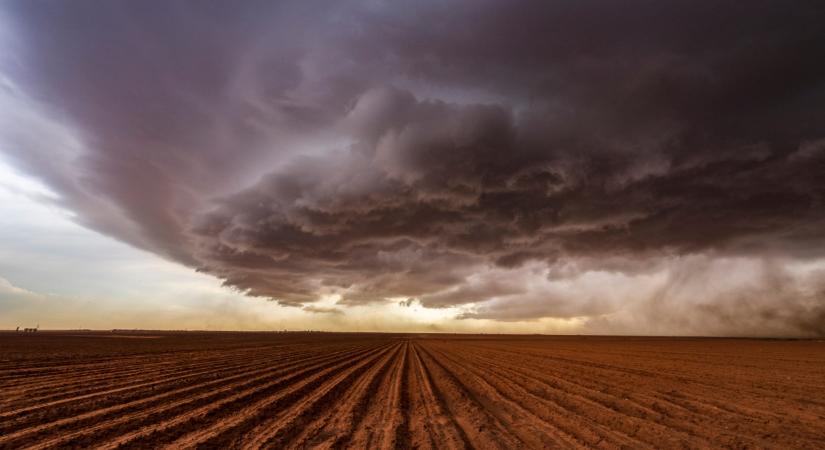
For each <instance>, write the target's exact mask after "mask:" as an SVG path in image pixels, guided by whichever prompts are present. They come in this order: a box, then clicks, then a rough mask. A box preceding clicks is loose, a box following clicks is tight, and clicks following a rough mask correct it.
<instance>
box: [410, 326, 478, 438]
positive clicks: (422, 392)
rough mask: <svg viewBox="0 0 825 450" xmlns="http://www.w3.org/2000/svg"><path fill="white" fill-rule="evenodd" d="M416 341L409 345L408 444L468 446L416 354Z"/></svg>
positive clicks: (417, 353) (462, 433) (462, 431)
mask: <svg viewBox="0 0 825 450" xmlns="http://www.w3.org/2000/svg"><path fill="white" fill-rule="evenodd" d="M418 345H419V344H417V343H415V342H414V343H413V344H412V345H411V346H410V355H411V356H410V361H411V364H410V366H409V369H408V370H410V371H411V373H410V379H411V383H410V395H411V397H412V398H411V405H410V407H411V411H410V434H411V444H412V445H413V446H414V447H418V448H449V449H465V448H472V447H473V446H472V444H471V443H470V440H469V439H468V437H467V435H466V434H465V432H464V430H462V429H461V427H460V426H459V425H458V423H457V422H456V420H455V417H454V416H453V414H452V413H451V411H450V410H449V409H447V407H446V404H445V401H444V398H443V394H442V393H441V392H440V391H438V390H437V388H436V387H435V385H434V384H433V381H432V377H431V376H430V373H429V372H428V371H427V368H426V367H425V366H424V363H423V362H422V360H421V356H420V355H419V351H418Z"/></svg>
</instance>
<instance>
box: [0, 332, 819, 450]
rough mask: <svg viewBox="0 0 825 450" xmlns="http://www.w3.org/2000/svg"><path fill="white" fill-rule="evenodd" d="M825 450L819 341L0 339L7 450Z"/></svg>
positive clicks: (257, 336)
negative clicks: (309, 449)
mask: <svg viewBox="0 0 825 450" xmlns="http://www.w3.org/2000/svg"><path fill="white" fill-rule="evenodd" d="M50 447H73V448H90V447H98V448H120V447H123V448H164V447H168V448H194V447H201V448H236V447H238V448H307V447H312V448H339V447H347V448H433V447H437V448H505V449H515V448H579V447H581V448H634V449H636V448H651V449H654V448H656V449H658V448H708V447H713V448H719V447H726V448H782V449H785V448H811V449H815V448H819V449H821V448H825V342H823V341H821V340H757V339H676V338H616V337H543V336H467V335H382V334H325V333H324V334H322V333H185V332H181V333H170V332H117V333H111V332H108V333H104V332H76V331H75V332H39V333H37V334H29V335H23V334H16V333H5V332H4V333H0V448H10V449H11V448H13V449H18V448H50Z"/></svg>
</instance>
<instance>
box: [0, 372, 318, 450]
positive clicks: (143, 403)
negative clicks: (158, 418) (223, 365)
mask: <svg viewBox="0 0 825 450" xmlns="http://www.w3.org/2000/svg"><path fill="white" fill-rule="evenodd" d="M310 358H311V357H310ZM257 367H262V368H257ZM292 367H294V366H287V367H286V368H292ZM286 368H284V367H283V366H282V365H279V364H273V363H272V362H269V361H263V362H259V363H257V364H255V365H254V366H252V367H243V366H239V367H235V368H234V369H233V370H232V372H233V373H234V374H235V375H232V376H227V377H224V378H218V379H214V378H211V377H210V379H211V381H203V382H197V381H196V382H195V384H190V385H188V386H187V387H184V388H180V389H175V390H172V391H168V392H164V393H161V394H157V395H154V396H150V397H145V398H141V399H139V400H134V401H130V402H126V403H119V404H115V405H114V406H110V407H105V408H100V409H96V410H93V411H90V412H87V413H84V414H78V415H74V416H72V417H69V418H66V419H61V420H56V421H53V422H49V423H45V424H40V425H37V426H35V427H31V428H23V429H20V430H19V431H16V432H14V433H10V434H8V435H4V436H2V437H0V444H5V443H8V442H13V441H14V440H16V439H20V438H23V437H25V436H27V435H32V434H35V433H41V432H43V431H47V430H49V429H52V428H59V429H60V430H61V434H62V435H63V436H62V439H71V438H74V437H76V436H78V435H82V434H88V433H92V432H95V431H99V430H101V429H105V428H108V427H111V426H114V425H117V424H119V423H123V422H126V421H128V422H135V421H137V419H138V418H139V417H142V416H147V415H151V414H156V413H158V412H161V411H165V410H168V409H173V408H175V407H177V406H178V405H180V404H185V403H190V402H195V401H197V400H200V399H201V398H205V397H212V396H216V395H218V394H220V393H222V392H224V391H226V390H229V389H234V388H236V387H237V385H231V386H228V387H225V388H223V389H220V390H216V391H209V392H207V393H205V394H202V395H200V396H198V395H196V394H197V392H199V391H203V390H206V389H209V388H211V387H213V386H220V385H222V384H227V383H230V382H231V381H233V380H244V383H248V382H254V381H257V380H260V379H263V378H266V377H267V376H270V375H271V373H272V372H280V371H283V370H286ZM238 369H246V371H244V372H242V373H238ZM258 374H262V375H258ZM255 375H258V376H255ZM250 377H252V378H250ZM183 394H187V395H190V396H191V395H195V396H193V397H185V398H184V399H183V400H179V401H173V402H171V403H169V399H175V398H177V397H180V396H183ZM163 402H167V403H163ZM156 403H160V405H159V406H156V407H150V406H151V405H154V404H156ZM138 408H140V409H138ZM133 410H136V411H137V413H135V414H132V415H127V416H124V417H118V418H116V419H113V420H106V419H107V418H108V417H109V416H111V415H112V414H115V413H125V412H129V411H133ZM91 419H95V421H100V420H104V422H100V423H97V424H96V425H95V426H94V427H89V428H84V429H81V430H80V431H78V432H75V433H70V432H68V431H69V430H67V426H69V425H74V426H75V427H77V426H82V425H83V424H85V423H89V422H93V421H92V420H91ZM56 442H57V441H50V443H51V444H54V443H56Z"/></svg>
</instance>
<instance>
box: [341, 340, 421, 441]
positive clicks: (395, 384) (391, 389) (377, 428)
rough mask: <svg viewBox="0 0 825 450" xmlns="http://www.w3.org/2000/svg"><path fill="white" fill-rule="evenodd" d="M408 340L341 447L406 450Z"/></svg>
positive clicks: (407, 436)
mask: <svg viewBox="0 0 825 450" xmlns="http://www.w3.org/2000/svg"><path fill="white" fill-rule="evenodd" d="M409 347H410V344H409V341H406V342H404V344H403V347H402V349H401V352H400V354H399V355H398V357H397V358H395V360H394V363H393V366H392V368H391V369H390V371H389V372H388V373H387V374H386V375H385V376H384V379H383V380H381V382H380V384H379V387H378V390H377V392H376V393H375V395H374V396H373V397H372V399H371V401H369V403H368V405H367V410H366V412H365V416H364V419H363V421H362V422H361V423H360V425H359V426H357V427H352V429H351V432H352V436H351V437H350V440H349V442H347V443H345V444H343V446H346V447H350V448H407V447H409V428H408V426H409V424H408V423H407V419H406V411H407V405H408V404H409V393H408V392H406V382H407V381H406V380H407V358H408V354H409Z"/></svg>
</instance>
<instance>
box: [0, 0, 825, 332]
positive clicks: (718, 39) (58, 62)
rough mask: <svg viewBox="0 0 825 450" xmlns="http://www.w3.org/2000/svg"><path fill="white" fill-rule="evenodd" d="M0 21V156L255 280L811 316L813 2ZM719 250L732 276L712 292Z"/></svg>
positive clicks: (224, 273)
mask: <svg viewBox="0 0 825 450" xmlns="http://www.w3.org/2000/svg"><path fill="white" fill-rule="evenodd" d="M0 23H2V24H3V28H5V29H6V30H7V31H5V32H4V35H3V37H4V38H6V37H7V36H6V35H8V39H4V40H5V41H6V43H5V44H3V45H4V47H7V48H4V50H5V53H6V54H7V56H4V57H2V59H0V63H2V74H3V76H4V79H3V87H4V92H3V94H2V102H3V104H2V109H3V112H2V118H0V120H2V122H0V127H2V128H0V130H1V131H2V134H3V147H2V152H3V156H4V158H6V159H8V160H9V161H10V162H11V163H12V164H14V165H15V166H17V167H18V168H20V169H21V170H23V171H25V172H26V173H28V174H31V175H33V176H36V177H39V178H40V179H41V180H42V181H43V182H44V183H46V184H47V185H48V186H50V187H51V188H52V189H53V190H54V191H55V192H56V193H57V194H58V195H59V197H60V198H59V200H56V201H58V202H60V204H61V205H62V206H64V207H66V208H67V209H69V210H71V211H73V212H74V213H75V214H76V220H77V221H78V222H79V223H82V224H84V225H86V226H88V227H90V228H93V229H95V230H98V231H100V232H103V233H105V234H108V235H110V236H113V237H115V238H117V239H120V240H122V241H125V242H128V243H130V244H132V245H135V246H137V247H140V248H143V249H147V250H149V251H152V252H155V253H157V254H160V255H163V256H165V257H167V258H169V259H172V260H175V261H178V262H180V263H182V264H185V265H187V266H190V267H193V268H197V269H198V270H201V271H204V272H206V273H209V274H212V275H214V276H217V277H219V278H221V279H223V280H225V282H226V283H227V284H228V285H231V286H233V287H236V288H238V289H240V290H242V291H244V292H247V293H248V294H250V295H254V296H262V297H268V298H271V299H273V300H275V301H278V302H280V303H282V304H284V305H291V306H297V307H302V308H304V310H306V311H316V312H318V313H321V314H330V313H332V314H339V313H340V311H341V309H346V308H347V307H349V306H353V305H368V304H372V303H380V302H388V301H393V302H396V303H398V302H399V301H405V302H409V303H410V304H411V302H412V299H415V300H417V301H418V302H420V304H421V305H422V306H424V307H428V308H445V307H453V306H461V307H463V308H465V309H464V312H463V313H461V314H460V316H459V318H463V319H468V320H470V319H492V320H499V321H512V320H535V319H539V318H548V317H549V318H560V319H574V318H582V320H584V321H585V323H586V325H585V326H586V327H587V328H586V329H589V330H593V331H598V332H602V331H603V332H639V333H646V332H655V333H668V332H671V333H693V334H702V333H712V334H760V333H761V334H771V335H781V334H805V335H821V334H823V333H825V314H823V308H825V298H823V294H822V292H823V290H822V288H821V286H822V283H821V280H822V276H821V274H822V271H821V270H820V269H818V268H819V267H825V233H823V232H822V230H823V229H825V204H823V201H825V60H824V59H823V58H822V55H823V54H825V28H824V27H823V26H822V24H823V23H825V5H823V4H822V3H821V2H815V1H810V2H806V1H801V2H795V3H794V4H792V5H790V4H787V3H786V2H779V1H756V2H747V3H742V2H695V1H693V2H687V1H684V2H682V1H674V2H652V1H631V2H621V3H615V4H613V3H609V2H601V1H575V2H567V1H552V2H547V1H541V2H539V1H536V2H529V1H528V2H494V1H479V2H458V1H456V2H427V1H424V2H415V3H410V4H400V3H399V4H392V3H384V2H375V1H365V2H320V1H301V2H251V1H250V2H243V3H242V4H233V5H232V6H231V7H230V6H229V5H228V4H226V5H224V4H223V3H221V2H214V3H212V2H172V3H169V2H155V1H146V2H117V1H111V2H102V3H101V2H92V1H75V2H30V1H19V2H15V1H12V2H6V4H4V5H3V13H2V15H0ZM720 267H723V268H725V269H724V272H723V273H728V274H731V273H738V274H740V275H739V276H740V278H737V279H736V282H731V283H728V282H723V281H716V282H714V283H710V285H709V286H708V282H707V280H708V277H711V278H713V279H714V280H716V279H717V278H719V277H720V276H721V275H719V274H718V273H717V272H716V271H715V270H716V269H719V268H720ZM801 268H804V270H803V269H801ZM722 278H724V277H722ZM722 278H720V280H721V279H722ZM703 286H704V287H703ZM331 295H334V296H338V298H339V300H338V303H337V307H336V308H330V307H328V306H323V307H322V306H317V305H313V303H315V302H316V301H318V300H319V299H320V298H322V297H324V296H331ZM660 317H664V318H666V319H667V320H657V318H660ZM662 327H665V328H662Z"/></svg>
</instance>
